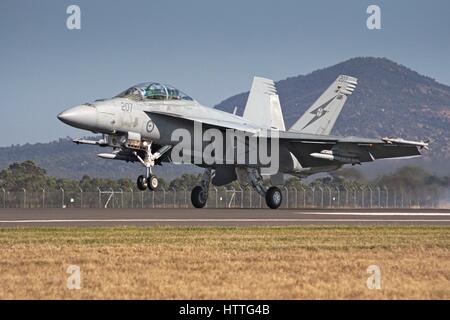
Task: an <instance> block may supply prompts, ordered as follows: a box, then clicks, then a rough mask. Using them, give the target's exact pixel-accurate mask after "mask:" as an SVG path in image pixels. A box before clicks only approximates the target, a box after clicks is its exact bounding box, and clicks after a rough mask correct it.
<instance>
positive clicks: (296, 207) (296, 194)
mask: <svg viewBox="0 0 450 320" xmlns="http://www.w3.org/2000/svg"><path fill="white" fill-rule="evenodd" d="M292 189H294V190H295V206H294V208H295V209H298V191H297V188H296V187H292Z"/></svg>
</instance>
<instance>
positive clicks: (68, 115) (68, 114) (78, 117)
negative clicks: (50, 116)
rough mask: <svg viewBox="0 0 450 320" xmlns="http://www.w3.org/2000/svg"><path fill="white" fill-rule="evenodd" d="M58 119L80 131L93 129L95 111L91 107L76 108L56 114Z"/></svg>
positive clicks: (95, 119) (95, 120) (95, 121)
mask: <svg viewBox="0 0 450 320" xmlns="http://www.w3.org/2000/svg"><path fill="white" fill-rule="evenodd" d="M58 119H59V120H61V121H62V122H64V123H66V124H68V125H69V126H72V127H76V128H80V129H89V130H90V129H95V126H96V123H97V110H96V109H95V107H93V106H86V105H81V106H76V107H73V108H70V109H67V110H66V111H63V112H61V113H60V114H58Z"/></svg>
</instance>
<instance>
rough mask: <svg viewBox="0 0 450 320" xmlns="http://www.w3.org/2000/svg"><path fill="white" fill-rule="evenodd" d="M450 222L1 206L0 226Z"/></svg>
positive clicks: (345, 213)
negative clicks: (7, 207)
mask: <svg viewBox="0 0 450 320" xmlns="http://www.w3.org/2000/svg"><path fill="white" fill-rule="evenodd" d="M305 224H306V225H308V224H309V225H336V224H338V225H391V224H402V225H448V226H450V210H447V209H436V210H434V209H407V210H406V209H403V210H398V209H375V210H367V209H340V210H322V209H309V210H305V209H280V210H270V209H207V208H205V209H200V210H199V209H190V208H185V209H0V227H26V226H40V227H63V226H64V227H78V226H85V227H86V226H91V227H100V226H108V227H112V226H158V225H159V226H228V227H233V226H263V225H266V226H267V225H271V226H286V225H305Z"/></svg>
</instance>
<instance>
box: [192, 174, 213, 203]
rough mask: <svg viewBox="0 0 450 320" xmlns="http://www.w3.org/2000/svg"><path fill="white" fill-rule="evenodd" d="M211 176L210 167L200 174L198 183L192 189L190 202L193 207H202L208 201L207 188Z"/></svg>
mask: <svg viewBox="0 0 450 320" xmlns="http://www.w3.org/2000/svg"><path fill="white" fill-rule="evenodd" d="M212 177H213V171H212V169H206V170H205V172H204V173H203V175H202V178H201V180H200V184H199V185H198V186H195V187H194V189H192V192H191V202H192V205H193V206H194V207H196V208H203V207H204V206H205V205H206V203H207V202H208V190H209V184H210V183H211V179H212Z"/></svg>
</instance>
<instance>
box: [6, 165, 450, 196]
mask: <svg viewBox="0 0 450 320" xmlns="http://www.w3.org/2000/svg"><path fill="white" fill-rule="evenodd" d="M200 176H201V175H200V174H183V175H181V176H180V177H178V178H176V179H174V180H172V181H166V180H164V179H163V178H161V177H159V181H160V187H162V188H164V189H165V190H171V189H176V190H183V189H186V190H190V189H192V188H193V187H194V186H195V185H196V184H197V183H198V181H199V179H200ZM266 183H267V184H269V181H268V180H267V181H266ZM286 186H287V187H288V188H297V189H301V188H304V187H306V186H308V187H309V188H311V187H317V188H319V187H331V188H345V187H353V188H355V187H357V188H363V187H365V186H374V187H376V186H383V187H388V188H391V189H397V190H402V189H403V190H409V191H419V190H422V191H425V190H426V191H435V192H437V191H445V190H448V189H449V187H450V177H449V176H447V177H439V176H436V175H434V174H432V173H430V172H428V171H426V170H424V169H422V168H418V167H403V168H401V169H399V170H397V171H395V172H393V173H391V174H386V175H383V176H380V177H378V178H376V179H374V180H367V179H366V178H365V177H364V176H363V175H362V174H361V173H360V172H359V171H357V170H355V169H352V168H350V169H342V170H339V171H335V172H332V173H330V174H329V175H327V176H326V177H322V178H318V179H315V180H313V181H312V182H310V183H309V184H305V182H304V181H302V180H300V179H299V178H289V179H288V180H287V181H286ZM0 188H4V189H5V190H8V191H12V192H14V191H23V189H26V190H27V191H41V190H42V189H45V190H48V191H51V190H59V189H60V188H63V189H64V190H79V189H82V190H83V191H86V192H89V191H97V190H98V189H100V190H110V189H113V190H120V189H122V190H123V191H129V190H130V189H132V190H134V191H137V188H136V182H135V180H134V179H129V178H121V179H105V178H92V177H89V176H87V175H85V176H83V177H82V178H81V179H80V180H77V179H57V178H54V177H51V176H49V175H47V173H46V171H45V170H44V169H43V168H40V167H39V166H37V165H36V164H35V163H34V162H33V161H24V162H21V163H13V164H11V165H10V166H9V167H8V168H7V169H4V170H2V171H0ZM222 188H227V189H233V188H234V189H236V190H239V188H240V187H239V184H238V182H237V181H234V182H233V183H231V184H229V185H227V186H225V187H222Z"/></svg>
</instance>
